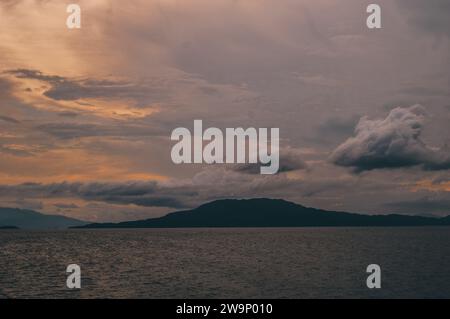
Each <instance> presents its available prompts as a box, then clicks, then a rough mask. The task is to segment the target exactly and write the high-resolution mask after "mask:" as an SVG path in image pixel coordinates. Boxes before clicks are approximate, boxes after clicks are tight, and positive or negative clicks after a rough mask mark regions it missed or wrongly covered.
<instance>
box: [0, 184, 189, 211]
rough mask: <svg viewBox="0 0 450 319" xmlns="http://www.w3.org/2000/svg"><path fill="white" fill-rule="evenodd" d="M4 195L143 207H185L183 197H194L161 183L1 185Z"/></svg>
mask: <svg viewBox="0 0 450 319" xmlns="http://www.w3.org/2000/svg"><path fill="white" fill-rule="evenodd" d="M0 193H1V194H2V196H12V197H14V196H20V194H24V193H26V194H27V197H29V198H33V197H34V198H49V197H53V198H63V197H78V198H82V199H84V200H88V201H89V200H95V201H103V202H107V203H115V204H134V205H137V206H144V207H171V208H185V207H188V206H189V204H188V203H187V202H183V198H185V199H188V198H189V197H192V196H195V195H196V193H195V192H193V191H192V190H185V189H183V188H179V187H165V186H162V185H160V184H159V183H158V182H154V181H151V182H123V183H66V182H64V183H54V184H36V183H28V184H21V185H2V186H0Z"/></svg>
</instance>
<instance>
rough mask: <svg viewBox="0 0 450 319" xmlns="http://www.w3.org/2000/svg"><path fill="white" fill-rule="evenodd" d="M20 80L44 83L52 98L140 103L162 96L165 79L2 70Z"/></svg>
mask: <svg viewBox="0 0 450 319" xmlns="http://www.w3.org/2000/svg"><path fill="white" fill-rule="evenodd" d="M5 73H6V74H11V75H14V76H15V77H17V78H20V79H32V80H39V81H43V82H46V83H47V84H49V85H50V88H49V89H48V90H46V91H45V92H44V95H45V96H47V97H49V98H51V99H53V100H64V101H74V100H79V99H86V98H106V99H111V98H132V99H134V100H136V101H138V102H139V103H141V104H142V105H144V103H145V102H148V101H149V100H150V102H156V101H155V100H158V99H161V98H163V97H165V96H166V95H167V94H166V92H167V87H166V85H167V82H166V81H165V80H164V79H148V80H146V81H145V82H142V83H130V82H124V81H111V80H97V79H80V80H78V79H70V78H67V77H62V76H58V75H46V74H44V73H42V72H41V71H38V70H28V69H16V70H10V71H7V72H5Z"/></svg>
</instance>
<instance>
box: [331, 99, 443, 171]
mask: <svg viewBox="0 0 450 319" xmlns="http://www.w3.org/2000/svg"><path fill="white" fill-rule="evenodd" d="M424 117H425V111H424V109H423V107H421V106H420V105H414V106H411V107H409V108H395V109H393V110H392V111H391V112H390V113H389V115H388V116H387V117H386V118H385V119H384V120H369V119H368V118H366V117H363V118H361V120H360V121H359V123H358V125H357V126H356V129H355V136H354V137H351V138H349V139H348V140H347V141H345V142H344V143H343V144H341V145H340V146H339V147H338V148H337V149H336V150H334V152H333V153H332V154H331V157H330V158H331V161H332V162H333V163H334V164H336V165H338V166H344V167H352V168H354V169H355V170H356V171H365V170H373V169H381V168H399V167H410V166H416V165H418V166H421V167H422V168H423V169H425V170H444V169H450V151H449V150H447V149H441V150H435V149H433V148H431V147H429V146H428V145H426V144H425V143H424V142H423V141H422V140H421V139H420V135H421V133H422V130H423V122H424Z"/></svg>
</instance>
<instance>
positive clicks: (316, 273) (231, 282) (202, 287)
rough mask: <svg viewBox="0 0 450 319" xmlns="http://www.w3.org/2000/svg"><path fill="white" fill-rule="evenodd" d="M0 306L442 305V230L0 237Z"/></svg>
mask: <svg viewBox="0 0 450 319" xmlns="http://www.w3.org/2000/svg"><path fill="white" fill-rule="evenodd" d="M73 263H75V264H78V265H80V266H81V271H82V289H81V290H69V289H67V288H66V275H67V274H66V272H65V271H66V267H67V265H69V264H73ZM373 263H376V264H379V265H380V266H381V269H382V289H379V290H369V289H368V288H367V287H366V278H367V275H368V274H366V272H365V271H366V267H367V265H369V264H373ZM1 297H3V298H5V297H6V298H7V297H10V298H13V297H25V298H43V297H49V298H91V297H95V298H128V297H130V298H312V297H322V298H336V297H337V298H340V297H356V298H371V297H383V298H384V297H388V298H390V297H394V298H398V297H407V298H408V297H411V298H422V297H427V298H428V297H430V298H431V297H434V298H450V228H448V227H429V228H297V229H149V230H70V231H55V232H25V231H0V298H1Z"/></svg>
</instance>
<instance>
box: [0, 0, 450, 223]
mask: <svg viewBox="0 0 450 319" xmlns="http://www.w3.org/2000/svg"><path fill="white" fill-rule="evenodd" d="M66 2H67V1H59V0H0V206H3V207H20V208H28V209H34V210H38V211H41V212H45V213H56V214H62V215H66V216H73V217H76V218H80V219H84V220H91V221H119V220H129V219H140V218H147V217H152V216H159V215H161V214H164V213H166V212H169V211H173V210H178V209H184V208H189V207H195V206H196V205H198V204H201V203H204V202H206V201H210V200H214V199H219V198H241V197H242V198H249V197H273V198H284V199H287V200H292V201H295V202H297V203H301V204H303V205H307V206H313V207H319V208H324V209H333V210H344V211H351V212H361V213H370V214H373V213H389V212H399V213H408V214H432V215H447V214H450V125H449V124H448V123H449V120H450V71H449V65H450V19H449V17H450V2H449V1H448V0H428V1H425V0H389V1H384V0H379V1H376V3H378V4H379V5H380V6H381V8H382V29H378V30H373V29H372V30H370V29H368V28H367V27H366V22H365V21H366V18H367V13H366V7H367V5H368V4H370V3H373V2H374V1H372V0H371V1H365V0H363V1H361V0H346V1H334V0H314V1H312V0H280V1H274V0H215V1H210V0H152V1H149V0H131V1H120V0H109V1H108V0H79V1H78V2H77V3H79V4H80V6H81V9H82V28H81V29H73V30H69V29H67V28H66V24H65V22H66V18H67V15H68V14H67V13H66V6H67V4H68V3H70V2H67V3H66ZM194 119H202V120H203V124H204V126H205V127H212V126H214V127H219V128H225V127H240V126H242V127H278V128H280V137H281V145H280V146H281V149H282V153H281V165H282V168H283V169H282V171H281V172H280V173H279V174H278V175H275V176H261V175H259V174H255V170H252V169H246V168H245V167H244V168H243V167H242V166H233V165H230V166H223V165H212V166H211V165H209V166H203V165H181V166H180V165H174V164H172V161H171V158H170V150H171V147H172V146H173V142H171V141H170V134H171V131H172V130H173V129H174V128H176V127H180V126H183V127H187V128H192V126H193V120H194Z"/></svg>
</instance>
